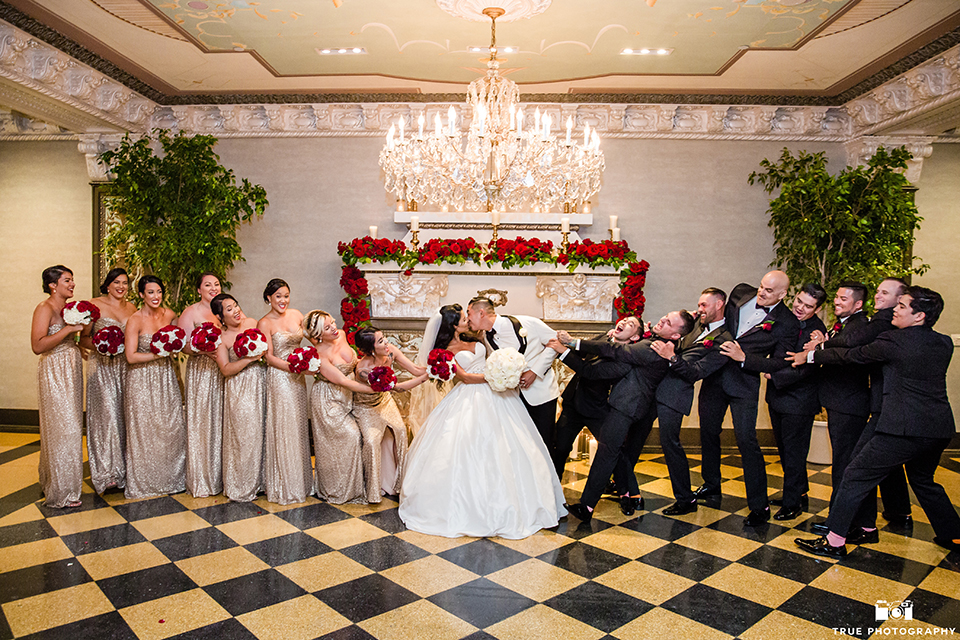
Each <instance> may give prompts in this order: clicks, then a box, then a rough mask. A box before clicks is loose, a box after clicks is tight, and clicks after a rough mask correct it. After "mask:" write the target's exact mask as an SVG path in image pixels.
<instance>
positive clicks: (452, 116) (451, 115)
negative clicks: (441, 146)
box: [447, 105, 457, 138]
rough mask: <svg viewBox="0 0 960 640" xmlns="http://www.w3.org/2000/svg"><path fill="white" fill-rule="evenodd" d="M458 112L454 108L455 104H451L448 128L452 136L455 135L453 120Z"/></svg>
mask: <svg viewBox="0 0 960 640" xmlns="http://www.w3.org/2000/svg"><path fill="white" fill-rule="evenodd" d="M456 116H457V113H456V112H455V111H454V110H453V105H451V106H450V109H449V110H448V111H447V129H449V131H450V133H449V134H448V135H449V136H450V137H451V138H452V137H453V120H454V118H456Z"/></svg>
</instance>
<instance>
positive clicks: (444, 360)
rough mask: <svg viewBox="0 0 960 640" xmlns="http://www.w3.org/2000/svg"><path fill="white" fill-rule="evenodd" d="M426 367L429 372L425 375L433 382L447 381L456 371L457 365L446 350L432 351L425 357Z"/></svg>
mask: <svg viewBox="0 0 960 640" xmlns="http://www.w3.org/2000/svg"><path fill="white" fill-rule="evenodd" d="M427 366H428V367H429V371H428V372H427V375H429V377H430V378H432V379H434V380H443V381H444V382H447V381H449V380H450V379H452V378H453V374H454V373H456V371H457V365H456V363H454V362H453V354H452V353H451V352H449V351H447V350H446V349H434V350H433V351H431V352H430V355H429V356H427Z"/></svg>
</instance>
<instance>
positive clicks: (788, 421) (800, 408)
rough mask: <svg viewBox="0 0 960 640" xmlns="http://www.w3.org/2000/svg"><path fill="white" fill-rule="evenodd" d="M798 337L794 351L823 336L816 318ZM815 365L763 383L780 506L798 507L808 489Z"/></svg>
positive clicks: (814, 411) (782, 373) (814, 412)
mask: <svg viewBox="0 0 960 640" xmlns="http://www.w3.org/2000/svg"><path fill="white" fill-rule="evenodd" d="M800 325H801V329H800V334H799V336H798V337H797V346H796V349H794V352H799V351H802V350H803V345H805V344H806V343H807V342H808V341H809V340H810V337H811V335H812V334H813V332H814V331H822V332H824V333H826V327H825V326H824V324H823V321H822V320H820V318H818V317H817V316H813V317H812V318H810V319H809V320H806V321H801V322H800ZM819 368H820V367H819V365H815V364H805V365H803V366H800V367H797V368H793V367H790V368H787V369H781V370H780V371H776V372H774V373H772V374H770V379H769V380H767V394H766V400H767V409H768V410H769V412H770V424H771V426H772V427H773V435H774V438H775V439H776V441H777V451H778V452H779V454H780V464H781V466H782V467H783V506H784V507H786V508H795V507H799V506H800V496H802V495H803V494H805V493H806V492H807V491H808V490H809V484H808V482H807V453H808V452H809V451H810V432H811V431H812V429H813V420H814V418H815V417H816V415H817V413H819V412H820V397H819V390H818V386H819V385H818V375H817V374H818V373H819V372H818V369H819Z"/></svg>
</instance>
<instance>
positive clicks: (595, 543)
mask: <svg viewBox="0 0 960 640" xmlns="http://www.w3.org/2000/svg"><path fill="white" fill-rule="evenodd" d="M583 543H584V544H588V545H590V546H592V547H597V548H598V549H603V550H604V551H609V552H610V553H615V554H617V555H618V556H623V557H624V558H630V559H631V560H636V559H637V558H639V557H640V556H645V555H647V554H648V553H650V552H651V551H655V550H656V549H659V548H660V547H662V546H663V545H665V544H667V541H666V540H661V539H660V538H654V537H653V536H648V535H646V534H644V533H638V532H637V531H633V530H631V529H624V528H623V527H611V528H609V529H604V530H603V531H600V532H599V533H595V534H593V535H592V536H587V537H586V538H584V539H583Z"/></svg>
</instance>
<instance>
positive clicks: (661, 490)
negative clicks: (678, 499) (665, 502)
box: [640, 478, 673, 500]
mask: <svg viewBox="0 0 960 640" xmlns="http://www.w3.org/2000/svg"><path fill="white" fill-rule="evenodd" d="M640 492H641V493H653V494H656V495H658V496H661V497H663V498H670V499H671V500H673V485H672V484H671V483H670V478H659V479H657V480H652V481H650V482H647V483H646V484H642V485H640Z"/></svg>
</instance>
